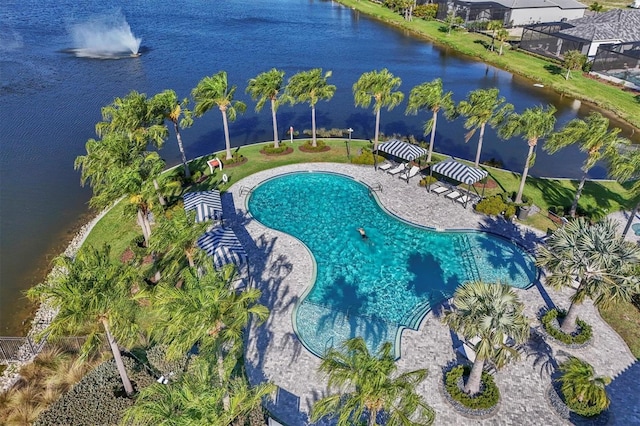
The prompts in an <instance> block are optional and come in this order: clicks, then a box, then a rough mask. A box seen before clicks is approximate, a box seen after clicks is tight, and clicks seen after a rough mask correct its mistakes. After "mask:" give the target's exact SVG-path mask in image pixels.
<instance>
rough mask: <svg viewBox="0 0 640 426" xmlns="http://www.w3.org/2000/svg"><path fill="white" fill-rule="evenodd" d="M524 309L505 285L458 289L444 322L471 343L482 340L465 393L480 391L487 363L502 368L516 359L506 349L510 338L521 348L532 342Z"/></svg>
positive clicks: (466, 285) (477, 284)
mask: <svg viewBox="0 0 640 426" xmlns="http://www.w3.org/2000/svg"><path fill="white" fill-rule="evenodd" d="M523 310H524V305H523V304H522V303H521V302H520V300H519V299H518V296H517V295H516V294H515V292H514V291H513V289H512V288H511V287H509V286H507V285H504V284H487V283H483V282H480V281H476V282H467V283H464V284H463V285H461V286H460V287H458V288H457V289H456V292H455V294H454V296H453V303H452V309H450V310H447V311H445V314H444V316H443V322H444V323H445V324H447V325H448V326H449V327H451V328H452V329H453V330H454V331H455V332H456V333H458V334H461V335H463V336H464V338H465V339H467V340H469V339H472V338H474V337H479V338H480V341H479V342H478V343H477V344H476V345H475V348H474V350H475V352H476V359H475V361H474V362H473V367H472V368H471V373H470V374H469V378H468V379H467V383H466V384H465V387H464V390H465V392H467V393H469V394H471V395H475V394H477V393H478V392H479V391H480V382H481V377H482V369H483V368H484V364H485V362H486V361H493V362H494V363H495V365H496V367H498V368H501V367H503V366H504V365H505V364H506V363H507V362H508V361H509V360H510V359H517V358H518V356H519V354H518V351H517V350H516V349H515V348H514V347H512V346H509V345H507V344H506V343H505V342H506V341H507V338H511V339H512V340H513V342H514V343H515V344H516V345H517V344H522V343H524V342H526V341H527V340H528V338H529V323H528V321H527V318H526V317H525V316H524V313H523Z"/></svg>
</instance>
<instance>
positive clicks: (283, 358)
mask: <svg viewBox="0 0 640 426" xmlns="http://www.w3.org/2000/svg"><path fill="white" fill-rule="evenodd" d="M297 171H329V172H335V173H341V174H344V175H348V176H351V177H353V178H354V179H356V180H359V181H361V182H363V183H366V184H367V185H369V186H370V187H378V185H380V186H381V187H382V191H376V194H377V196H378V197H379V200H380V203H381V204H382V205H383V206H384V207H385V208H386V209H387V210H389V211H390V212H392V213H393V214H395V215H397V216H399V217H401V218H403V219H406V220H408V221H411V222H414V223H417V224H420V225H424V226H429V227H433V228H441V229H480V230H487V231H490V232H494V233H497V234H501V235H503V236H505V237H507V238H510V239H514V240H516V241H518V242H519V243H520V244H522V245H523V246H525V247H526V248H528V249H532V248H533V247H534V246H535V244H536V242H537V241H538V238H539V237H541V236H542V233H541V232H540V231H537V230H533V229H531V228H527V227H524V226H521V225H519V224H516V223H512V222H507V221H504V220H501V219H496V218H491V217H487V216H484V215H479V214H476V213H474V212H473V210H472V207H471V206H469V207H468V208H467V209H465V208H463V206H462V205H460V203H457V202H454V201H451V200H449V199H447V198H445V197H444V196H436V195H434V194H432V193H429V192H427V191H426V190H425V189H424V188H421V187H419V186H418V185H417V183H418V177H415V178H413V179H412V180H411V181H410V182H409V183H406V182H404V181H402V180H400V179H399V178H397V177H395V176H391V175H389V174H387V173H384V172H382V171H375V170H374V169H373V167H371V166H356V165H345V164H334V163H312V164H298V165H290V166H284V167H280V168H276V169H271V170H267V171H263V172H260V173H256V174H254V175H251V176H249V177H247V178H245V179H243V180H242V181H240V182H237V183H236V184H234V185H232V186H231V187H230V189H229V191H228V192H227V193H226V194H224V195H223V197H225V198H224V199H223V204H224V205H225V212H224V214H225V221H226V225H227V226H231V227H232V228H233V230H234V231H235V232H236V234H237V235H238V237H239V238H240V240H241V242H242V243H243V244H244V246H245V248H246V250H247V253H248V255H249V262H250V265H251V266H250V275H251V281H252V285H254V286H256V287H257V288H259V289H261V290H262V293H263V294H262V299H261V303H263V304H265V305H266V306H267V307H268V308H269V309H270V310H271V314H270V316H269V318H268V319H267V321H266V322H265V323H264V324H262V325H259V326H258V325H252V326H251V327H250V330H249V331H248V334H247V337H246V353H245V357H246V363H245V365H246V369H247V374H248V376H249V380H250V381H251V382H252V383H254V384H255V383H259V382H264V381H270V382H272V383H274V384H276V385H277V386H278V392H277V396H276V398H275V400H274V401H273V402H272V403H270V404H269V409H270V411H271V412H272V414H273V415H274V417H276V418H277V419H278V420H280V421H281V422H282V423H284V424H286V425H288V426H298V425H309V424H311V423H310V422H309V421H308V413H309V411H310V409H311V406H312V405H313V402H314V401H316V400H317V399H319V398H321V397H323V396H325V395H327V394H328V391H327V388H326V378H324V377H322V376H321V375H319V374H318V373H317V369H318V366H319V364H320V359H319V358H318V357H316V356H315V355H313V354H312V353H311V352H309V351H308V350H307V349H306V348H305V347H304V346H303V345H302V344H301V342H300V341H299V339H298V338H297V336H296V335H295V333H294V328H293V312H294V308H295V306H296V304H297V303H298V302H299V301H300V298H301V297H302V295H303V294H304V292H305V290H307V288H308V287H309V286H311V285H312V284H313V280H314V276H313V274H314V266H313V260H312V258H311V255H310V254H309V252H308V251H307V250H306V248H305V247H304V246H303V244H302V243H300V242H299V241H298V240H297V239H295V238H293V237H291V236H289V235H287V234H284V233H281V232H279V231H275V230H273V229H270V228H266V227H264V226H263V225H261V224H260V223H258V222H257V221H256V220H253V219H252V217H251V216H250V215H249V214H248V213H247V211H246V207H245V201H246V197H247V194H246V189H247V188H253V187H255V186H256V185H258V184H259V183H261V182H262V181H264V180H266V179H269V178H271V177H273V176H277V175H280V174H283V173H289V172H297ZM514 290H515V291H516V292H517V293H518V295H519V297H520V298H521V300H522V301H523V302H524V304H525V306H526V309H525V314H526V315H527V317H528V318H529V319H530V322H531V327H532V328H533V329H534V330H535V329H538V328H539V327H540V323H539V321H538V320H537V313H538V312H539V311H540V310H541V309H543V308H545V307H547V306H559V307H567V306H568V300H569V296H570V294H571V292H570V291H568V290H563V291H559V292H557V291H554V290H552V289H550V288H548V287H543V286H542V285H541V284H540V283H536V285H534V286H532V287H531V288H530V289H528V290H519V289H514ZM579 309H580V311H579V316H580V317H581V318H584V319H585V320H586V321H587V322H588V323H589V324H591V325H592V326H593V329H594V335H595V338H594V342H593V343H592V344H591V345H589V346H588V347H586V348H583V349H577V350H572V349H566V348H563V347H561V346H559V345H557V344H556V343H555V342H552V341H549V340H548V339H547V340H545V339H544V338H542V337H540V336H539V335H537V334H536V333H533V334H532V336H533V337H532V338H531V339H530V341H529V343H528V344H527V345H526V352H525V353H524V354H523V356H522V357H521V358H520V360H519V361H518V362H515V363H512V364H510V365H508V366H507V367H506V368H504V369H502V370H500V371H498V372H497V373H496V374H495V380H496V383H497V385H498V387H499V388H500V392H501V396H502V399H501V402H500V405H499V409H498V411H497V413H495V414H494V415H492V416H491V417H488V418H484V419H478V418H467V417H465V416H462V415H461V414H459V413H458V412H457V411H455V410H454V409H453V408H452V407H451V406H450V405H449V403H448V402H447V401H446V400H445V399H444V397H443V396H442V394H441V391H440V390H439V383H441V382H442V369H443V368H444V367H445V366H447V365H451V363H453V362H456V360H457V357H456V352H455V350H454V347H455V346H456V345H455V342H457V337H456V336H455V335H453V334H452V333H451V332H450V330H449V328H448V327H446V326H445V325H443V324H442V323H441V322H440V320H439V319H438V318H437V316H436V315H435V314H434V312H433V311H432V312H430V313H429V314H427V315H426V317H425V318H424V320H423V321H422V323H421V324H420V327H419V329H418V330H417V331H414V330H405V331H404V332H403V333H402V339H401V358H400V360H399V361H398V367H399V369H400V371H407V370H412V369H417V368H425V367H426V368H428V370H429V376H428V377H427V379H426V380H425V381H424V382H423V384H422V385H421V386H419V388H418V390H419V392H420V393H421V394H422V395H423V396H424V398H425V399H426V401H427V403H428V404H429V405H430V406H432V407H433V408H434V410H435V412H436V421H435V424H436V425H522V424H535V425H562V424H572V423H570V422H569V421H567V420H564V419H562V418H561V417H560V416H559V415H557V414H556V413H555V411H554V409H553V408H551V406H550V405H549V403H548V402H547V401H548V399H547V398H546V396H545V391H546V389H547V388H548V387H549V385H550V383H551V378H550V374H551V372H552V371H553V368H554V366H555V365H557V363H558V362H561V361H563V360H564V359H565V357H566V355H568V354H571V355H575V356H577V357H579V358H581V359H584V360H586V361H587V362H589V363H590V364H592V365H593V366H594V368H595V370H596V372H597V374H599V375H606V376H610V377H612V378H614V381H613V382H612V384H611V385H610V386H609V387H608V391H609V395H610V397H611V400H612V401H611V407H610V412H611V415H610V422H609V424H629V425H630V424H640V404H637V403H634V402H632V400H633V399H634V396H635V397H637V395H638V394H640V384H639V383H640V363H638V362H636V359H635V358H634V357H633V355H632V354H631V352H630V351H629V349H628V348H627V346H626V345H625V343H624V341H623V340H622V339H621V338H620V336H618V335H617V334H616V333H615V332H614V331H613V330H612V329H611V328H610V327H609V326H608V325H607V324H606V323H605V322H604V321H603V320H602V318H601V317H600V315H599V314H598V312H597V310H596V309H595V308H594V307H593V305H592V304H591V303H590V302H587V303H585V304H583V305H581V306H580V307H579ZM436 311H437V308H436ZM636 402H637V400H636ZM328 424H331V423H328Z"/></svg>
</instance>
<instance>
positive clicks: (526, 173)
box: [515, 145, 535, 204]
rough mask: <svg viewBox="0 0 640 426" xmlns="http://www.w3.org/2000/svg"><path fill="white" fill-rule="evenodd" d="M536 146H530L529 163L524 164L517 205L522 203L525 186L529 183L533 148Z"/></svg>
mask: <svg viewBox="0 0 640 426" xmlns="http://www.w3.org/2000/svg"><path fill="white" fill-rule="evenodd" d="M534 147H535V145H529V153H528V154H527V162H526V163H525V164H524V170H523V171H522V178H521V179H520V187H519V188H518V195H516V200H515V203H516V204H520V203H522V192H523V191H524V184H525V182H526V181H527V175H528V174H529V163H530V162H531V156H532V155H533V148H534Z"/></svg>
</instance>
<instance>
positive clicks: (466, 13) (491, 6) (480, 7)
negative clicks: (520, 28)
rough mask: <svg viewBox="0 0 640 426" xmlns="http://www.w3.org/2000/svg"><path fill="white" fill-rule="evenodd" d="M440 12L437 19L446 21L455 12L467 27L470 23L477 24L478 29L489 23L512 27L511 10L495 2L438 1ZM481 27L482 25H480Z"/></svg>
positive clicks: (436, 2)
mask: <svg viewBox="0 0 640 426" xmlns="http://www.w3.org/2000/svg"><path fill="white" fill-rule="evenodd" d="M434 3H435V4H437V5H438V12H437V13H436V18H437V19H440V20H443V21H444V20H446V19H447V15H448V14H449V13H452V12H454V11H455V14H456V16H459V17H461V18H462V19H463V20H464V25H465V27H466V26H468V24H469V23H475V24H476V25H475V26H476V27H477V26H479V24H481V23H485V24H486V23H488V22H489V21H501V22H502V23H503V25H504V26H505V27H509V26H510V22H509V12H510V10H511V9H509V8H507V7H504V5H502V4H500V3H496V2H493V1H473V2H470V1H463V0H453V1H452V0H436V1H434ZM480 26H481V25H480Z"/></svg>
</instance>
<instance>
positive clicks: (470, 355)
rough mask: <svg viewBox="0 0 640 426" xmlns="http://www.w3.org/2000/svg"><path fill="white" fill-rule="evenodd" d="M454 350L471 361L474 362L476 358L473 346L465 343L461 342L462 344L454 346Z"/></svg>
mask: <svg viewBox="0 0 640 426" xmlns="http://www.w3.org/2000/svg"><path fill="white" fill-rule="evenodd" d="M456 352H458V353H459V354H460V355H462V356H463V357H465V358H466V359H468V360H469V361H471V362H474V361H475V360H476V351H474V350H473V348H472V347H471V346H469V345H468V344H466V343H463V344H462V346H458V347H457V348H456Z"/></svg>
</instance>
